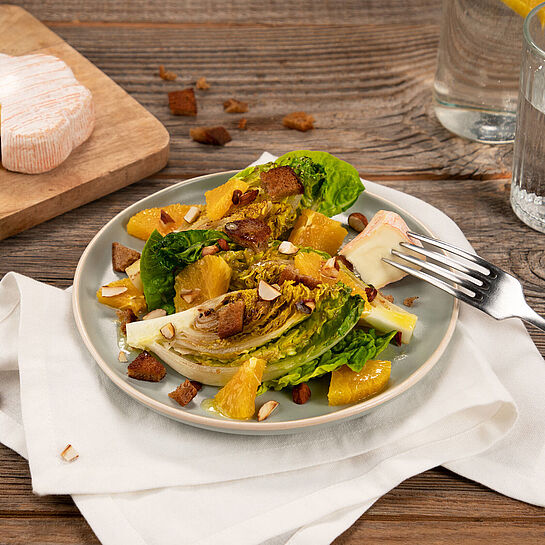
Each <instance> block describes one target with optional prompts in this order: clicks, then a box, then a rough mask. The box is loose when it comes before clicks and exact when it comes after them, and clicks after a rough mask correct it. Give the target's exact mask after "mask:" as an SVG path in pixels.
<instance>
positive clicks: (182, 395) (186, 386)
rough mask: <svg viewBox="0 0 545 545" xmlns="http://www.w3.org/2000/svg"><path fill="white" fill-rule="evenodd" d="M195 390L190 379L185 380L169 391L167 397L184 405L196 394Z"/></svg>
mask: <svg viewBox="0 0 545 545" xmlns="http://www.w3.org/2000/svg"><path fill="white" fill-rule="evenodd" d="M197 392H198V390H197V388H195V386H194V384H193V383H192V382H191V381H190V380H186V381H185V382H184V383H183V384H180V386H178V388H176V390H174V391H173V392H170V393H169V394H168V397H170V398H171V399H173V400H174V401H176V402H177V403H179V404H180V405H181V406H182V407H185V406H186V405H187V404H188V403H189V402H190V401H191V400H192V399H193V398H194V397H195V396H196V395H197Z"/></svg>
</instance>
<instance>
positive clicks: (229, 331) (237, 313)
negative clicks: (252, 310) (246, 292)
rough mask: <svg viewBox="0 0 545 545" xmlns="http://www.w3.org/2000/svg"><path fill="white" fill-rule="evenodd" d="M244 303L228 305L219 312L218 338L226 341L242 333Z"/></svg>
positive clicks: (240, 301) (236, 302) (237, 302)
mask: <svg viewBox="0 0 545 545" xmlns="http://www.w3.org/2000/svg"><path fill="white" fill-rule="evenodd" d="M244 306H245V305H244V301H242V300H239V301H235V302H233V303H228V304H227V305H225V306H224V307H221V308H220V309H219V310H218V337H219V338H220V339H226V338H227V337H232V336H233V335H236V334H237V333H240V332H241V331H242V328H243V327H244Z"/></svg>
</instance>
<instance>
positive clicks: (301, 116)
mask: <svg viewBox="0 0 545 545" xmlns="http://www.w3.org/2000/svg"><path fill="white" fill-rule="evenodd" d="M282 125H284V127H287V128H288V129H295V130H298V131H301V132H306V131H309V130H310V129H313V128H314V118H313V117H312V116H311V115H308V114H306V113H305V112H293V113H291V114H288V115H286V116H285V117H284V119H282Z"/></svg>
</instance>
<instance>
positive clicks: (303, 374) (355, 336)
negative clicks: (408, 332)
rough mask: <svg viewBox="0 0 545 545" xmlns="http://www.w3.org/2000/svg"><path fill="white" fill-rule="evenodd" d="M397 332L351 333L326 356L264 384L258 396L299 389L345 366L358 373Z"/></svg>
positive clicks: (327, 352)
mask: <svg viewBox="0 0 545 545" xmlns="http://www.w3.org/2000/svg"><path fill="white" fill-rule="evenodd" d="M395 334H396V331H392V332H390V333H387V334H386V335H377V334H376V333H375V331H374V330H373V329H371V330H370V331H368V332H366V331H364V330H362V329H352V330H351V331H350V332H349V333H348V334H347V335H346V336H345V337H344V338H343V339H342V340H341V341H340V342H338V343H337V344H336V345H334V346H332V347H331V348H330V349H329V350H327V351H326V352H324V353H323V354H322V355H321V356H320V357H319V358H318V359H315V360H312V361H309V362H308V363H305V364H304V365H302V366H300V367H297V368H295V369H293V370H292V371H290V372H289V373H287V374H285V375H284V376H282V377H280V378H278V379H276V380H269V381H267V382H264V383H263V384H262V385H261V386H260V388H259V391H258V393H260V394H261V393H264V392H266V391H267V390H270V389H274V390H281V389H282V388H285V387H287V386H296V385H297V384H301V383H303V382H308V381H309V380H310V379H313V378H318V377H321V376H323V375H325V374H326V373H331V372H332V371H335V369H338V368H339V367H341V366H342V365H348V367H350V369H352V371H355V372H356V373H359V372H360V371H361V370H362V369H363V367H364V365H365V363H366V362H367V361H368V360H372V359H375V358H376V357H377V356H378V355H379V354H380V353H381V352H382V351H383V350H384V349H385V348H386V347H387V346H388V343H389V342H390V340H391V339H392V338H393V337H394V335H395Z"/></svg>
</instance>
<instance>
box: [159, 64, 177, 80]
mask: <svg viewBox="0 0 545 545" xmlns="http://www.w3.org/2000/svg"><path fill="white" fill-rule="evenodd" d="M159 77H160V78H161V79H164V80H167V81H174V80H175V79H176V78H177V77H178V76H177V75H176V74H175V73H174V72H169V71H167V70H165V67H164V66H163V65H162V64H160V65H159Z"/></svg>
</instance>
